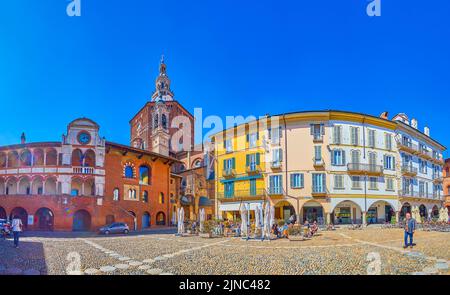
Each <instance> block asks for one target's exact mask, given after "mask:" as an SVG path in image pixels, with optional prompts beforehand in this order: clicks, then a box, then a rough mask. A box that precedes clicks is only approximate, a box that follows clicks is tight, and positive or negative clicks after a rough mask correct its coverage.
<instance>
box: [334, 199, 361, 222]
mask: <svg viewBox="0 0 450 295" xmlns="http://www.w3.org/2000/svg"><path fill="white" fill-rule="evenodd" d="M331 218H332V219H331V220H332V222H333V223H334V224H361V223H362V210H361V207H359V205H358V204H356V203H355V202H353V201H349V200H345V201H342V202H340V203H338V204H337V205H336V206H335V207H334V209H333V213H332V215H331Z"/></svg>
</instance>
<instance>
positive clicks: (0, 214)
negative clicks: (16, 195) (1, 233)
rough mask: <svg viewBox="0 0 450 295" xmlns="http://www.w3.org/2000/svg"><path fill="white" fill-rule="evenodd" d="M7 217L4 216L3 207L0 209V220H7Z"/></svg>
mask: <svg viewBox="0 0 450 295" xmlns="http://www.w3.org/2000/svg"><path fill="white" fill-rule="evenodd" d="M7 218H8V215H7V214H6V210H5V209H4V208H3V207H0V219H7Z"/></svg>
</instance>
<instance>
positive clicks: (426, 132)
mask: <svg viewBox="0 0 450 295" xmlns="http://www.w3.org/2000/svg"><path fill="white" fill-rule="evenodd" d="M423 133H425V135H426V136H430V128H428V127H425V128H423Z"/></svg>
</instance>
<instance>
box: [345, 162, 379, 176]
mask: <svg viewBox="0 0 450 295" xmlns="http://www.w3.org/2000/svg"><path fill="white" fill-rule="evenodd" d="M347 169H348V171H350V172H367V173H376V174H381V173H383V171H384V168H383V166H381V165H374V164H362V163H349V164H347Z"/></svg>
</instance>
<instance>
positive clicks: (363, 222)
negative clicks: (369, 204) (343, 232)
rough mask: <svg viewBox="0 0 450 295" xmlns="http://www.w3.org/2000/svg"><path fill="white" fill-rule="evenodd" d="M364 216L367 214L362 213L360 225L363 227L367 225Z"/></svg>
mask: <svg viewBox="0 0 450 295" xmlns="http://www.w3.org/2000/svg"><path fill="white" fill-rule="evenodd" d="M366 214H367V212H362V219H363V220H362V224H363V225H364V226H366V225H367V220H366Z"/></svg>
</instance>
